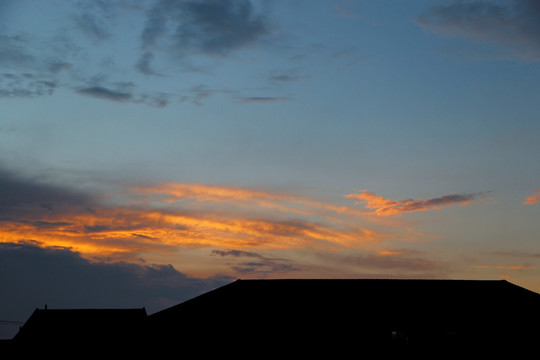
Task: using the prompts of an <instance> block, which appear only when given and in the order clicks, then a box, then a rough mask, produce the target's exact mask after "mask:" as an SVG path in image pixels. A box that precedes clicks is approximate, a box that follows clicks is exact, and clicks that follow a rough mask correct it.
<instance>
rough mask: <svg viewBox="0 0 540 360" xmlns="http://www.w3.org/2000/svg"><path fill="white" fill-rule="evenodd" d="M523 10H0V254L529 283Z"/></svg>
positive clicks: (537, 44) (533, 57)
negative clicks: (53, 253) (52, 255)
mask: <svg viewBox="0 0 540 360" xmlns="http://www.w3.org/2000/svg"><path fill="white" fill-rule="evenodd" d="M539 20H540V7H539V5H538V4H537V3H536V2H535V1H527V0H521V1H420V0H418V1H407V2H405V1H352V0H351V1H346V0H343V1H337V0H336V1H330V0H328V1H255V0H253V1H248V0H237V1H217V0H179V1H172V0H171V1H165V0H154V1H129V0H118V1H61V0H51V1H46V2H45V1H26V0H25V1H10V0H3V1H0V66H1V69H2V71H1V72H0V107H1V109H2V112H1V113H0V176H1V177H0V181H1V184H2V187H3V189H2V190H0V195H1V198H0V227H1V234H2V235H0V241H1V242H2V243H3V248H2V255H3V256H15V255H8V254H16V255H17V256H21V259H23V258H24V259H28V258H27V257H24V256H26V255H24V254H28V253H32V254H33V253H34V252H35V254H40V255H39V256H41V258H42V259H43V261H40V262H38V263H39V264H43V269H44V270H43V271H44V273H47V269H48V270H50V268H47V266H50V267H52V265H51V263H50V262H47V261H46V260H45V259H49V258H50V257H51V251H52V252H54V251H58V253H55V254H56V255H55V256H60V257H61V256H66V257H69V259H73V258H74V257H76V258H77V261H74V262H73V261H72V262H69V264H71V265H70V266H73V267H76V266H84V267H88V269H91V268H93V267H94V269H99V270H96V274H102V272H101V271H102V269H103V268H107V266H111V268H110V269H111V270H110V271H111V274H119V272H118V271H117V268H114V266H121V267H122V269H128V270H126V271H135V270H133V269H143V270H140V271H142V273H144V274H147V273H148V272H149V271H152V270H156V269H157V270H158V271H155V274H165V273H167V274H168V275H167V277H166V279H169V280H170V279H172V278H174V279H178V278H181V279H184V280H185V279H186V278H189V279H190V281H197V282H198V284H199V285H197V286H198V287H197V288H198V289H200V291H203V290H204V289H206V288H208V287H211V286H215V285H216V281H218V282H219V281H222V282H224V281H227V280H230V279H233V278H236V277H257V278H259V277H422V278H472V279H499V278H505V279H509V280H510V281H513V282H515V283H517V284H519V285H522V286H525V287H527V288H530V289H533V290H535V291H539V290H540V282H539V281H538V279H539V278H540V277H539V270H538V258H539V256H540V248H539V245H538V239H539V234H540V227H539V225H538V224H539V223H538V217H539V215H540V210H539V206H540V205H539V204H537V202H538V199H539V198H540V197H539V196H538V192H537V190H538V189H540V180H539V179H540V164H539V162H538V154H539V153H540V142H539V141H538V136H539V134H540V122H539V121H538V113H539V111H538V110H539V105H538V104H540V101H539V98H540V92H539V90H538V79H539V77H540V66H539V60H540V25H538V24H540V21H539ZM527 199H528V200H527ZM23 255H24V256H23ZM36 256H38V255H36ZM41 258H40V259H41ZM51 261H52V260H51ZM86 261H89V262H88V263H87V262H86ZM10 264H11V265H10V266H15V265H13V264H12V263H10ZM47 264H49V265H47ZM118 264H120V265H118ZM24 265H25V264H24V261H22V260H21V262H20V265H19V266H20V269H17V268H15V267H10V268H9V270H10V271H11V272H13V273H20V274H21V279H22V278H23V275H24V274H25V271H23V270H22V269H23V268H25V266H24ZM66 266H68V265H66ZM98 267H99V268H98ZM129 269H130V270H129ZM163 269H168V270H169V272H165V271H162V270H163ZM4 271H7V268H6V269H4ZM87 271H91V270H87ZM171 273H174V274H175V276H173V277H171V276H170V275H171ZM0 275H1V273H0ZM96 276H97V275H96ZM111 276H113V275H111ZM144 276H146V275H144ZM144 276H143V277H144ZM156 276H157V277H159V276H161V275H156ZM163 276H164V278H165V275H163ZM0 278H1V279H3V281H6V280H5V279H6V278H5V277H3V278H2V277H0ZM117 278H118V279H121V278H122V276H120V275H118V277H117ZM13 279H17V277H16V276H15V275H14V277H13ZM25 279H26V280H25V281H30V280H28V278H25ZM184 280H182V281H180V282H177V283H176V284H184V285H185V284H186V282H185V281H184ZM51 281H52V280H51ZM82 281H83V280H81V282H82ZM119 281H120V280H119ZM175 281H176V280H175ZM68 283H70V284H71V283H72V282H68ZM163 283H167V284H168V285H167V286H171V283H170V282H166V281H165V280H164V281H163V282H162V284H163ZM182 286H183V285H182ZM182 286H180V288H183V287H182ZM205 286H207V287H205ZM167 289H170V287H168V288H167ZM167 289H165V288H164V289H163V292H164V294H169V290H167ZM96 291H98V290H96ZM134 291H135V290H134ZM188 293H189V294H193V292H186V293H185V294H188ZM18 294H19V295H18V296H20V297H22V296H29V295H28V294H26V295H24V293H23V292H19V293H18ZM175 294H176V295H170V296H171V297H170V298H168V300H166V301H164V302H160V304H164V303H167V304H172V303H174V302H175V301H176V300H177V299H179V298H180V297H181V296H179V295H178V294H177V293H175ZM47 296H48V295H47V294H45V293H44V292H39V291H36V292H35V293H34V295H33V297H32V299H35V301H36V302H38V304H37V305H36V306H39V305H41V302H44V301H47ZM166 296H168V295H163V297H166ZM64 300H65V301H63V302H61V304H62V306H76V305H77V304H76V302H77V300H80V299H79V298H77V299H76V298H72V299H71V300H69V299H64ZM102 300H103V299H101V300H100V301H102ZM2 301H3V302H5V304H4V306H3V308H4V309H8V310H4V312H3V313H2V315H1V316H0V320H1V319H4V318H7V317H12V316H13V317H15V318H17V319H19V318H21V317H22V318H24V316H26V314H28V315H29V314H30V312H31V311H32V310H33V308H31V309H26V308H22V309H21V308H20V307H17V306H16V304H17V303H18V299H17V296H12V297H9V298H4V299H2ZM70 301H71V302H70ZM103 301H105V302H106V300H103ZM103 301H102V302H100V304H102V303H103ZM141 301H144V300H143V299H141ZM148 302H149V303H152V304H156V303H157V302H156V301H155V299H148ZM59 303H60V302H59ZM114 304H115V305H118V306H122V304H121V303H118V302H116V303H114ZM91 305H92V304H91V303H90V304H88V305H87V306H91ZM142 306H144V304H142ZM0 307H2V306H0ZM34 307H35V306H34ZM158 309H159V308H158V306H157V305H156V306H155V309H154V310H158Z"/></svg>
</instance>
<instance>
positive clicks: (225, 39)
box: [141, 0, 269, 55]
mask: <svg viewBox="0 0 540 360" xmlns="http://www.w3.org/2000/svg"><path fill="white" fill-rule="evenodd" d="M170 29H174V31H170ZM268 32H269V25H268V24H267V21H266V19H265V18H264V17H263V16H261V15H257V14H255V12H254V10H253V6H252V4H251V2H250V1H248V0H231V1H222V0H183V1H171V0H161V1H158V2H157V4H156V5H155V6H154V7H152V8H151V9H150V10H148V12H147V17H146V23H145V27H144V30H143V32H142V34H141V40H142V44H143V47H144V48H145V49H149V48H157V47H159V46H160V45H161V44H164V43H165V44H168V45H169V46H172V47H173V49H175V50H176V51H177V52H178V53H179V54H181V55H188V54H191V53H204V54H210V55H226V54H227V53H229V51H231V50H234V49H237V48H240V47H243V46H246V45H249V44H252V43H254V42H256V41H257V40H259V39H260V38H261V37H262V36H264V35H265V34H267V33H268Z"/></svg>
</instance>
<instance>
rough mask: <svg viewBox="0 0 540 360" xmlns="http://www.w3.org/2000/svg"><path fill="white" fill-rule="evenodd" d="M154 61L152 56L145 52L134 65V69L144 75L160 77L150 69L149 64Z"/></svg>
mask: <svg viewBox="0 0 540 360" xmlns="http://www.w3.org/2000/svg"><path fill="white" fill-rule="evenodd" d="M153 59H154V54H153V53H151V52H150V51H147V52H145V53H144V54H142V55H141V57H140V58H139V61H137V64H135V69H137V70H139V71H140V72H141V73H143V74H145V75H160V74H159V73H158V72H156V71H154V70H153V69H152V65H151V62H152V60H153Z"/></svg>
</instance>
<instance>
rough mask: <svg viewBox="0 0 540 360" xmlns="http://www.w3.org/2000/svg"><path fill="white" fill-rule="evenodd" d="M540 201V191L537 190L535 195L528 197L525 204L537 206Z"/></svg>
mask: <svg viewBox="0 0 540 360" xmlns="http://www.w3.org/2000/svg"><path fill="white" fill-rule="evenodd" d="M539 201H540V189H538V190H536V191H535V192H534V194H532V195H530V196H527V198H526V199H525V201H524V202H523V204H524V205H534V204H537V203H538V202H539Z"/></svg>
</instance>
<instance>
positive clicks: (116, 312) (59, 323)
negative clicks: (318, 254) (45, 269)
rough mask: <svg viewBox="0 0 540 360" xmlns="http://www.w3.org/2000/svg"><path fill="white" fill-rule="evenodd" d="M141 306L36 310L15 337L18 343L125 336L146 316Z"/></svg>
mask: <svg viewBox="0 0 540 360" xmlns="http://www.w3.org/2000/svg"><path fill="white" fill-rule="evenodd" d="M146 316H147V314H146V310H145V309H144V308H139V309H36V310H35V311H34V312H33V313H32V315H31V316H30V318H29V319H28V320H27V321H26V322H25V324H24V325H23V326H22V328H21V329H20V331H19V332H18V333H17V334H16V335H15V337H14V340H15V341H18V342H39V343H45V342H51V341H52V342H57V341H58V339H62V340H63V341H70V342H73V341H75V342H78V341H81V342H83V341H86V340H87V339H88V338H89V337H90V338H94V339H98V340H99V339H109V338H111V337H113V338H118V337H122V336H124V333H125V332H126V331H129V330H130V329H132V328H133V326H134V325H135V324H139V323H141V322H142V321H143V320H144V319H145V318H146Z"/></svg>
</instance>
